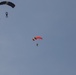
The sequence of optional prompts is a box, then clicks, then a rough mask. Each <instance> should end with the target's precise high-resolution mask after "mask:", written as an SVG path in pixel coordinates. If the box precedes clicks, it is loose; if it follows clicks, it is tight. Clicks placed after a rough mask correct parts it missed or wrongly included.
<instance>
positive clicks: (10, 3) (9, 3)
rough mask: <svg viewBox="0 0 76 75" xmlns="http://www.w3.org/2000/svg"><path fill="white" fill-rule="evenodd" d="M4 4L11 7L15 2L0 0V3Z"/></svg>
mask: <svg viewBox="0 0 76 75" xmlns="http://www.w3.org/2000/svg"><path fill="white" fill-rule="evenodd" d="M5 4H6V5H9V6H11V7H12V8H14V7H15V4H14V3H12V2H10V1H2V2H0V5H5Z"/></svg>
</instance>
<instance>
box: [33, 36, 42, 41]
mask: <svg viewBox="0 0 76 75" xmlns="http://www.w3.org/2000/svg"><path fill="white" fill-rule="evenodd" d="M42 39H43V38H42V37H41V36H35V37H34V38H33V39H32V40H33V41H35V40H42Z"/></svg>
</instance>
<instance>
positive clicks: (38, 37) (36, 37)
mask: <svg viewBox="0 0 76 75" xmlns="http://www.w3.org/2000/svg"><path fill="white" fill-rule="evenodd" d="M42 39H43V38H42V37H41V36H35V37H34V38H33V39H32V40H33V41H35V40H42ZM36 46H38V43H36Z"/></svg>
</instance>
